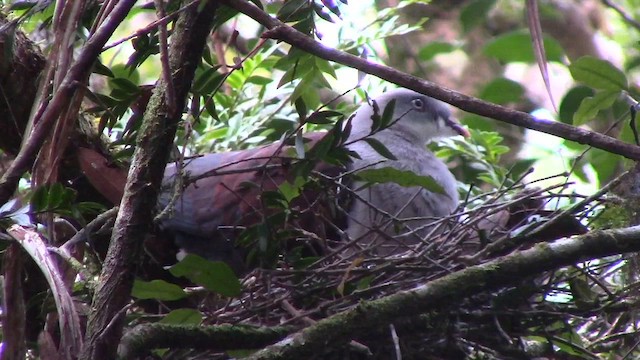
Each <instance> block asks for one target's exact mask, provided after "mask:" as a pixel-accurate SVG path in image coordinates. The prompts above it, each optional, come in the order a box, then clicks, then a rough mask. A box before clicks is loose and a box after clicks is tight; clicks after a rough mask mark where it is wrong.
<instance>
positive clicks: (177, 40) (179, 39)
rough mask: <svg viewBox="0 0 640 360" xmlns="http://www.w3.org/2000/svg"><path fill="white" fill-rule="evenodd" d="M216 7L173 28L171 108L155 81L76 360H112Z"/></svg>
mask: <svg viewBox="0 0 640 360" xmlns="http://www.w3.org/2000/svg"><path fill="white" fill-rule="evenodd" d="M216 7H217V3H216V2H214V1H209V2H207V5H206V6H205V7H204V8H202V9H199V8H198V6H192V7H190V8H189V9H188V10H186V11H185V12H183V13H182V14H180V16H179V18H178V21H177V22H176V24H175V27H174V31H173V35H172V39H171V40H172V41H171V48H170V59H169V62H170V65H171V69H173V70H174V72H173V73H172V77H173V78H172V82H173V84H172V86H173V89H174V90H175V93H174V94H175V99H174V100H175V103H173V104H169V103H168V102H167V97H166V95H165V91H166V88H167V84H166V83H165V82H164V81H163V80H160V81H159V82H158V86H157V87H156V89H155V91H154V93H153V96H152V97H151V99H150V101H149V104H148V106H147V111H146V112H145V115H144V120H143V124H142V127H141V129H140V134H139V136H138V139H137V146H136V150H135V153H134V155H133V159H132V164H131V168H130V170H129V176H128V179H127V183H126V186H125V193H124V196H123V198H122V201H121V203H120V211H119V213H118V217H117V218H116V223H115V226H114V231H113V236H112V238H111V243H110V246H109V251H108V252H107V257H106V259H105V262H104V267H103V269H102V274H101V276H100V283H99V286H98V288H97V289H96V294H95V296H94V300H93V304H92V312H91V315H90V317H89V322H88V325H87V334H86V338H85V349H84V351H83V352H82V354H81V359H86V360H89V359H91V360H94V359H113V358H115V356H116V349H117V345H118V342H119V341H120V337H121V335H122V328H123V325H124V320H125V319H124V316H122V315H123V311H122V310H123V309H125V307H126V306H127V304H128V302H129V297H130V293H131V287H132V285H133V275H134V274H135V270H136V264H137V263H138V260H139V257H140V254H141V250H142V240H143V239H144V237H145V235H146V234H147V233H148V231H149V230H150V227H151V223H152V221H153V210H154V208H155V204H156V199H157V195H158V191H159V189H160V184H161V181H162V177H163V174H164V167H165V165H166V162H167V159H168V158H169V153H170V151H171V148H172V144H173V139H174V137H175V133H176V129H177V126H178V122H179V121H180V120H181V119H182V111H183V109H184V106H185V103H186V98H187V95H188V93H189V89H190V88H191V83H192V81H193V78H194V75H195V70H196V67H197V65H198V63H199V61H200V58H201V56H202V52H203V50H204V47H205V45H206V40H207V37H208V36H209V33H210V31H211V27H212V25H213V19H214V13H215V8H216Z"/></svg>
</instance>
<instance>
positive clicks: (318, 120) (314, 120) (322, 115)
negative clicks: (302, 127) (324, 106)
mask: <svg viewBox="0 0 640 360" xmlns="http://www.w3.org/2000/svg"><path fill="white" fill-rule="evenodd" d="M336 116H342V113H340V112H337V111H330V110H325V111H316V112H314V113H313V114H311V115H309V117H308V118H307V119H306V120H305V122H307V123H310V124H321V125H324V124H331V123H332V122H333V121H332V120H330V119H329V118H332V117H336Z"/></svg>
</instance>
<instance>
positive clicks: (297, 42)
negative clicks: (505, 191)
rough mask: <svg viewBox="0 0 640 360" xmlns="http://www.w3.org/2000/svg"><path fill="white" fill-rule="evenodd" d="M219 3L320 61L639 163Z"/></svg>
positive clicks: (632, 154) (576, 131)
mask: <svg viewBox="0 0 640 360" xmlns="http://www.w3.org/2000/svg"><path fill="white" fill-rule="evenodd" d="M221 2H222V3H224V4H225V5H227V6H229V7H232V8H234V9H236V10H238V11H240V12H241V13H243V14H245V15H247V16H249V17H251V18H252V19H254V20H255V21H257V22H259V23H260V24H262V25H263V26H265V27H266V28H267V29H269V30H268V31H266V32H265V33H263V34H262V37H263V38H271V39H275V40H279V41H284V42H286V43H288V44H291V45H293V46H295V47H297V48H299V49H301V50H304V51H306V52H308V53H310V54H313V55H315V56H318V57H320V58H323V59H326V60H331V61H334V62H337V63H340V64H343V65H346V66H349V67H352V68H354V69H358V70H360V71H363V72H366V73H368V74H371V75H374V76H377V77H379V78H381V79H383V80H387V81H389V82H392V83H394V84H397V85H400V86H402V87H405V88H407V89H411V90H414V91H417V92H419V93H422V94H425V95H428V96H431V97H433V98H436V99H439V100H442V101H444V102H447V103H449V104H451V105H453V106H456V107H458V108H460V109H462V110H464V111H468V112H470V113H474V114H478V115H481V116H485V117H488V118H492V119H495V120H498V121H502V122H505V123H508V124H512V125H516V126H520V127H525V128H527V129H531V130H536V131H540V132H544V133H547V134H551V135H554V136H558V137H561V138H563V139H567V140H571V141H575V142H577V143H580V144H586V145H589V146H593V147H595V148H598V149H602V150H605V151H608V152H611V153H614V154H618V155H622V156H624V157H627V158H629V159H633V160H640V147H638V146H635V145H632V144H628V143H625V142H623V141H620V140H617V139H615V138H613V137H611V136H607V135H603V134H600V133H597V132H593V131H589V130H586V129H582V128H578V127H575V126H571V125H567V124H564V123H561V122H556V121H550V120H545V119H538V118H536V117H533V116H531V115H530V114H527V113H524V112H521V111H516V110H511V109H508V108H506V107H503V106H500V105H496V104H492V103H489V102H486V101H483V100H480V99H477V98H474V97H471V96H468V95H464V94H461V93H459V92H456V91H454V90H451V89H447V88H445V87H442V86H439V85H436V84H434V83H432V82H430V81H427V80H423V79H420V78H418V77H415V76H412V75H409V74H406V73H403V72H401V71H398V70H395V69H393V68H391V67H388V66H384V65H380V64H375V63H372V62H370V61H367V60H365V59H362V58H359V57H357V56H354V55H351V54H348V53H345V52H343V51H339V50H336V49H331V48H328V47H326V46H324V45H322V44H321V43H319V42H317V41H315V40H313V39H312V38H310V37H308V36H306V35H304V34H303V33H301V32H299V31H297V30H295V29H294V28H292V27H290V26H288V25H286V24H284V23H283V22H281V21H279V20H277V19H275V18H273V17H272V16H270V15H269V14H267V13H265V12H264V11H262V10H260V9H259V8H258V7H257V6H255V5H254V4H252V3H251V2H249V1H247V0H222V1H221Z"/></svg>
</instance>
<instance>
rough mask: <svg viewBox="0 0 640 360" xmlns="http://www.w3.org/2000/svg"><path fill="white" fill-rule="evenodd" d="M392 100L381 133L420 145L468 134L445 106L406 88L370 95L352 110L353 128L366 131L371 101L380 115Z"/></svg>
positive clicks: (369, 125)
mask: <svg viewBox="0 0 640 360" xmlns="http://www.w3.org/2000/svg"><path fill="white" fill-rule="evenodd" d="M394 99H395V106H394V112H393V117H392V120H391V121H392V125H391V126H390V127H389V128H388V129H386V130H383V131H382V132H385V131H394V132H398V133H400V134H401V135H404V136H405V137H411V138H412V139H414V140H415V141H417V142H420V143H422V144H421V145H424V144H427V143H428V142H430V141H431V140H434V139H438V138H444V137H450V136H456V135H462V136H464V137H469V131H468V130H467V129H465V128H464V127H462V125H461V124H460V123H459V122H457V121H456V120H455V119H454V118H453V117H452V115H451V110H450V108H449V105H447V104H445V103H444V102H442V101H440V100H436V99H434V98H431V97H429V96H426V95H422V94H419V93H417V92H415V91H412V90H407V89H396V90H391V91H387V92H386V93H384V94H382V95H380V96H378V97H376V98H374V99H373V100H372V101H371V103H370V104H365V105H363V106H361V107H360V108H359V109H358V111H357V112H356V118H355V119H354V130H356V127H360V128H362V130H364V131H366V132H370V130H371V124H372V120H371V116H372V115H373V114H374V108H373V106H374V103H375V106H377V107H378V114H379V115H382V113H383V112H384V109H385V108H386V107H387V105H389V103H390V102H391V101H392V100H394ZM363 125H364V126H363ZM364 128H366V129H364ZM358 132H361V131H358ZM382 132H381V133H382Z"/></svg>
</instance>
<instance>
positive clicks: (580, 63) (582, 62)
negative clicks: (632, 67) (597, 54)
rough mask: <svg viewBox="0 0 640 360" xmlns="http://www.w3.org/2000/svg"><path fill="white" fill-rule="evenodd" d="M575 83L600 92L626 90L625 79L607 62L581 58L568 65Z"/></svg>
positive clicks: (585, 57)
mask: <svg viewBox="0 0 640 360" xmlns="http://www.w3.org/2000/svg"><path fill="white" fill-rule="evenodd" d="M569 71H571V76H573V78H574V79H576V80H577V81H580V82H582V83H584V84H585V85H588V86H591V87H593V88H595V89H601V90H618V91H620V90H627V88H628V85H627V77H626V76H625V75H624V73H623V72H622V71H620V70H619V69H618V68H616V67H615V66H613V64H611V63H610V62H608V61H607V60H602V59H596V58H594V57H592V56H583V57H581V58H580V59H578V60H576V61H574V62H573V63H572V64H571V65H569Z"/></svg>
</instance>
